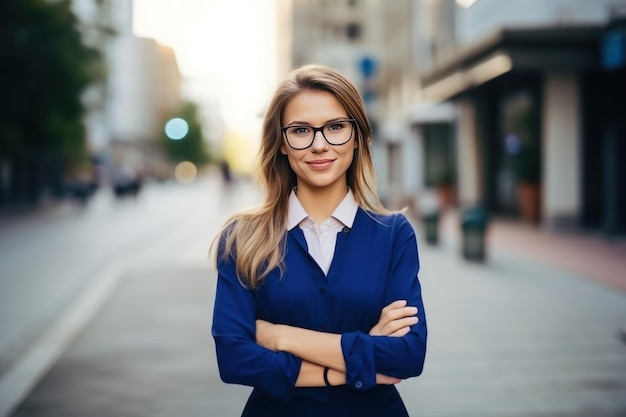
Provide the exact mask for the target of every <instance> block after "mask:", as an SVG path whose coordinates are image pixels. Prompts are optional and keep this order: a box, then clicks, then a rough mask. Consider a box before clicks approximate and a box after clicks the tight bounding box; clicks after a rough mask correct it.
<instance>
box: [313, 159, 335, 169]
mask: <svg viewBox="0 0 626 417" xmlns="http://www.w3.org/2000/svg"><path fill="white" fill-rule="evenodd" d="M333 162H335V160H334V159H319V160H316V161H309V162H307V164H308V165H309V166H310V167H311V168H313V169H316V170H323V169H326V168H328V167H329V166H331V165H332V163H333Z"/></svg>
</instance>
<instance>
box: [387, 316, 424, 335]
mask: <svg viewBox="0 0 626 417" xmlns="http://www.w3.org/2000/svg"><path fill="white" fill-rule="evenodd" d="M418 322H419V318H417V317H416V316H411V317H406V318H402V319H398V320H394V321H391V322H389V323H387V325H386V326H385V330H386V331H387V334H389V335H391V334H393V333H395V332H397V331H398V330H401V329H403V328H405V327H406V328H408V329H409V330H410V327H411V326H413V325H415V324H417V323H418Z"/></svg>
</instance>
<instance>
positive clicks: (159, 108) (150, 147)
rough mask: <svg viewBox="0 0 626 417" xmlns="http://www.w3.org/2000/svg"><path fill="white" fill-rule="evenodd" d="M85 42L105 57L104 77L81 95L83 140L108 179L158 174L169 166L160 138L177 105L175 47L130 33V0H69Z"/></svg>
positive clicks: (131, 15) (177, 87)
mask: <svg viewBox="0 0 626 417" xmlns="http://www.w3.org/2000/svg"><path fill="white" fill-rule="evenodd" d="M72 4H73V9H74V11H75V13H76V14H77V16H78V17H79V19H80V21H81V24H82V29H83V35H84V38H85V42H86V43H88V44H90V45H92V46H95V47H96V48H98V49H99V50H100V51H101V52H102V53H103V55H104V56H105V61H106V66H107V71H106V73H107V76H106V78H105V79H104V81H103V82H102V83H100V84H98V85H95V86H93V87H91V89H90V90H89V91H87V93H86V95H85V100H86V101H87V102H88V104H89V108H90V111H89V113H88V114H87V116H86V118H85V125H86V128H87V129H86V130H87V137H86V140H87V143H88V148H89V150H90V153H91V155H92V157H93V159H94V160H95V161H96V163H97V164H98V165H99V166H100V168H103V169H102V171H103V172H106V173H107V174H106V175H104V176H103V178H101V180H105V181H106V180H113V179H114V178H115V176H116V174H117V173H118V172H119V171H124V172H132V173H133V174H141V175H149V176H158V177H162V176H164V175H167V174H166V171H167V170H168V167H167V163H166V161H165V158H164V156H163V155H162V153H161V151H160V146H159V143H158V142H159V140H160V138H161V136H162V129H163V126H164V123H165V121H166V120H167V119H168V118H169V117H171V116H172V115H173V114H174V113H175V112H176V111H177V110H178V109H179V107H180V104H181V83H182V80H181V75H180V72H179V69H178V65H177V62H176V56H175V54H174V51H173V50H172V49H171V48H169V47H166V46H163V45H160V44H158V43H157V42H156V41H154V40H152V39H146V38H138V37H136V36H135V35H134V33H133V2H132V0H106V1H94V0H74V2H73V3H72Z"/></svg>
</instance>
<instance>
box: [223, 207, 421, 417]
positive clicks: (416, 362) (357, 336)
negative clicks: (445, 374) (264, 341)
mask: <svg viewBox="0 0 626 417" xmlns="http://www.w3.org/2000/svg"><path fill="white" fill-rule="evenodd" d="M218 253H220V254H221V253H223V248H222V247H220V248H219V249H218ZM284 262H285V270H284V275H283V276H282V277H281V274H280V271H279V270H278V269H276V270H274V271H272V272H271V273H270V275H269V276H268V277H267V278H266V279H265V280H264V281H263V282H262V283H261V285H260V286H259V287H258V288H257V289H256V290H253V291H252V290H249V289H247V288H245V287H244V286H243V285H242V284H241V283H240V282H239V280H238V279H237V276H236V272H235V263H234V260H233V257H229V258H228V259H222V258H218V264H217V270H218V281H217V290H216V298H215V306H214V313H213V327H212V334H213V337H214V339H215V345H216V351H217V360H218V365H219V370H220V376H221V378H222V380H223V381H224V382H227V383H235V384H243V385H248V386H252V387H254V388H255V389H254V391H253V393H252V396H251V398H264V399H266V400H268V401H274V402H276V403H282V404H285V407H289V404H290V403H293V402H297V401H298V399H299V398H308V399H313V400H315V401H316V402H319V403H327V405H328V403H331V404H332V403H333V401H336V399H337V398H342V400H341V401H350V398H351V396H352V397H354V398H355V399H357V401H361V400H362V399H365V398H370V399H371V397H372V396H374V397H375V396H376V393H379V392H380V393H382V394H380V395H383V396H385V395H387V396H388V394H389V391H390V390H392V391H393V392H396V393H397V391H396V390H395V387H393V386H376V373H381V374H385V375H389V376H394V377H399V378H403V379H405V378H409V377H413V376H417V375H420V374H421V372H422V368H423V365H424V359H425V355H426V333H427V332H426V318H425V315H424V306H423V303H422V296H421V287H420V283H419V280H418V271H419V259H418V251H417V240H416V237H415V233H414V231H413V228H412V227H411V225H410V223H409V222H408V221H407V219H406V217H405V216H404V215H402V214H392V215H388V216H383V215H377V214H373V213H370V212H366V211H365V210H363V209H362V208H359V210H358V211H357V214H356V217H355V221H354V224H353V227H352V229H349V228H344V229H343V231H342V232H340V233H339V234H338V236H337V244H336V248H335V254H334V258H333V261H332V264H331V266H330V270H329V271H328V275H327V276H325V275H324V272H323V271H322V270H321V269H320V268H319V266H318V265H317V263H316V262H315V260H313V258H312V257H311V256H310V255H309V253H308V251H307V244H306V241H305V238H304V234H303V233H302V230H301V229H300V228H298V227H296V228H294V229H292V230H290V231H289V232H287V242H286V253H285V259H284ZM399 299H405V300H407V301H408V305H410V306H416V307H418V311H419V312H418V317H419V323H418V324H416V325H414V326H413V327H412V328H411V331H410V332H409V334H407V335H406V336H403V337H386V336H370V335H369V334H368V332H369V330H370V329H371V328H372V327H373V326H374V325H375V324H376V323H377V322H378V320H379V317H380V313H381V310H382V308H383V307H385V306H386V305H388V304H389V303H391V302H392V301H395V300H399ZM256 319H263V320H267V321H269V322H272V323H280V324H288V325H292V326H297V327H302V328H307V329H312V330H317V331H322V332H331V333H337V334H341V348H342V350H343V356H344V359H345V362H346V368H347V385H344V386H342V387H332V388H326V387H320V388H295V387H294V384H295V381H296V379H297V376H298V372H299V369H300V363H301V360H300V359H299V358H298V357H296V356H294V355H292V354H290V353H287V352H273V351H270V350H268V349H265V348H263V347H261V346H259V345H257V344H256V342H255V320H256ZM337 388H340V390H341V391H342V394H341V395H340V396H337V395H335V394H333V393H332V390H336V389H337ZM341 406H345V404H343V405H338V407H341ZM251 415H256V414H251ZM259 415H260V414H259ZM294 415H295V414H294Z"/></svg>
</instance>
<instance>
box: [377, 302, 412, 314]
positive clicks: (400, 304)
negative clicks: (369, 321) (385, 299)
mask: <svg viewBox="0 0 626 417" xmlns="http://www.w3.org/2000/svg"><path fill="white" fill-rule="evenodd" d="M406 304H407V301H406V300H396V301H393V302H391V303H389V304H387V305H386V306H385V307H384V308H383V309H382V312H383V313H384V312H386V311H389V310H395V309H398V308H401V307H404V306H405V305H406Z"/></svg>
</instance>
